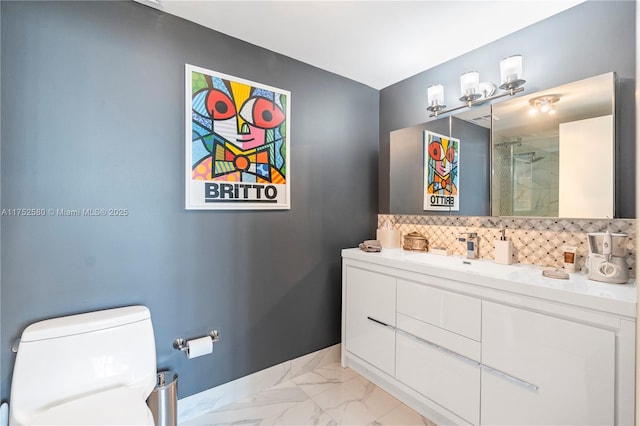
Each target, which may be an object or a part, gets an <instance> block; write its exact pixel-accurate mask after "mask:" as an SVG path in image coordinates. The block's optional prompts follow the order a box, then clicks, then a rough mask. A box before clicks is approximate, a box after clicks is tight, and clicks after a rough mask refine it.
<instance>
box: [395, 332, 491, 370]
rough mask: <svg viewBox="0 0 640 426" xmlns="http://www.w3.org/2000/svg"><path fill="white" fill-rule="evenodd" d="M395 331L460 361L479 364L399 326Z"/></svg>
mask: <svg viewBox="0 0 640 426" xmlns="http://www.w3.org/2000/svg"><path fill="white" fill-rule="evenodd" d="M396 331H398V333H400V334H403V335H405V336H407V337H410V338H412V339H414V340H417V341H419V342H421V343H425V344H427V345H429V346H431V347H433V348H435V349H437V350H439V351H442V352H444V353H446V354H448V355H451V356H452V357H454V358H458V359H459V360H460V361H464V362H466V363H468V364H471V365H474V366H476V367H478V366H480V365H481V364H480V363H479V362H478V361H475V360H473V359H471V358H468V357H466V356H464V355H461V354H459V353H458V352H454V351H452V350H451V349H447V348H445V347H442V346H440V345H438V344H436V343H433V342H430V341H428V340H425V339H423V338H422V337H418V336H416V335H415V334H411V333H409V332H407V331H404V330H401V329H399V328H396Z"/></svg>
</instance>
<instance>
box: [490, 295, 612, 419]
mask: <svg viewBox="0 0 640 426" xmlns="http://www.w3.org/2000/svg"><path fill="white" fill-rule="evenodd" d="M482 364H483V369H482V378H481V383H482V385H481V386H482V398H481V401H482V402H481V423H482V424H483V425H524V424H531V425H563V424H564V425H568V424H572V425H612V424H614V402H615V401H614V395H615V390H614V378H615V335H614V333H613V332H612V331H609V330H603V329H600V328H596V327H592V326H588V325H585V324H579V323H576V322H573V321H568V320H564V319H560V318H555V317H551V316H548V315H544V314H540V313H535V312H530V311H526V310H523V309H517V308H513V307H510V306H504V305H500V304H496V303H491V302H482ZM484 366H487V367H489V368H485V367H484ZM492 369H495V370H492ZM496 370H497V371H496ZM502 373H506V375H503V374H502ZM519 380H520V381H519Z"/></svg>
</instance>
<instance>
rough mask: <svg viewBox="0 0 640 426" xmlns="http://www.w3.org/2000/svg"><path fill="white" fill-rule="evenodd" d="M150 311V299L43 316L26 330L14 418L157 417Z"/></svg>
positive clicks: (14, 421) (60, 421)
mask: <svg viewBox="0 0 640 426" xmlns="http://www.w3.org/2000/svg"><path fill="white" fill-rule="evenodd" d="M155 383H156V348H155V340H154V336H153V327H152V324H151V315H150V313H149V310H148V309H147V308H146V307H144V306H129V307H124V308H116V309H107V310H103V311H97V312H89V313H86V314H79V315H71V316H66V317H61V318H54V319H50V320H46V321H41V322H37V323H35V324H32V325H30V326H29V327H27V328H26V329H25V330H24V332H23V333H22V337H21V340H20V346H19V349H18V354H17V357H16V363H15V367H14V369H13V379H12V381H11V399H10V404H9V411H10V415H9V424H10V425H16V426H17V425H125V424H126V425H153V416H152V414H151V411H150V410H149V408H148V407H147V404H146V399H147V397H148V396H149V394H150V393H151V391H152V390H153V388H154V386H155Z"/></svg>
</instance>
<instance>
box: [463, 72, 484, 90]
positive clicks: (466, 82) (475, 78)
mask: <svg viewBox="0 0 640 426" xmlns="http://www.w3.org/2000/svg"><path fill="white" fill-rule="evenodd" d="M460 91H461V93H462V96H473V95H475V94H477V93H478V92H479V91H480V74H479V73H478V71H469V72H466V73H464V74H462V75H461V76H460Z"/></svg>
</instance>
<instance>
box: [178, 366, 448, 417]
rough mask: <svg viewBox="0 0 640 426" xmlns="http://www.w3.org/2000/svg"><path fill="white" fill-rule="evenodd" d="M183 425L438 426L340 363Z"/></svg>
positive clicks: (319, 369) (320, 368) (295, 378)
mask: <svg viewBox="0 0 640 426" xmlns="http://www.w3.org/2000/svg"><path fill="white" fill-rule="evenodd" d="M181 425H185V426H186V425H194V426H204V425H207V426H208V425H211V426H214V425H216V426H217V425H256V426H258V425H260V426H262V425H296V426H305V425H323V426H338V425H353V426H356V425H362V426H365V425H369V426H391V425H403V426H408V425H416V426H436V425H435V423H433V422H431V421H430V420H429V419H426V418H425V417H423V416H421V415H420V414H418V413H417V412H415V411H413V410H412V409H411V408H409V407H407V406H406V405H404V404H403V403H401V402H400V401H398V400H397V399H396V398H394V397H393V396H391V395H390V394H388V393H387V392H385V391H383V390H382V389H380V388H379V387H377V386H375V385H374V384H373V383H371V382H369V381H368V380H367V379H365V378H364V377H362V376H360V375H358V374H357V373H355V372H354V371H353V370H350V369H348V368H346V369H345V368H342V366H341V365H340V363H334V364H329V365H325V366H323V367H319V368H316V369H315V370H313V371H311V372H309V373H306V374H302V375H300V376H298V377H294V378H293V379H292V380H289V381H286V382H284V383H281V384H279V385H277V386H273V387H271V388H269V389H267V390H265V391H263V392H260V393H258V394H256V395H253V396H251V397H249V398H245V399H243V400H241V401H238V402H235V403H233V404H229V405H227V406H224V407H220V408H218V409H215V410H212V411H211V412H209V413H206V414H204V415H202V416H200V417H197V418H195V419H192V420H189V421H187V422H183V423H181Z"/></svg>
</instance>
